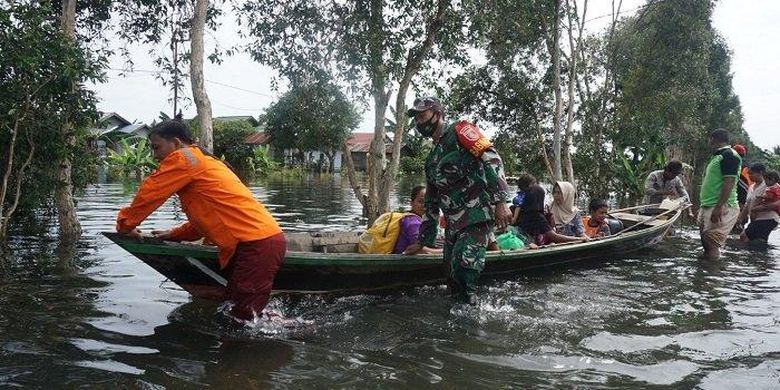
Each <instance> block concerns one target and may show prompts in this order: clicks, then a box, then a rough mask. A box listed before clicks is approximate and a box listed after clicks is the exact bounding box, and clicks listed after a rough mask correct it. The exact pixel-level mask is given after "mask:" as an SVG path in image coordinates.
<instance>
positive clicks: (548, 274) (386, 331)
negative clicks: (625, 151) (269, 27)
mask: <svg viewBox="0 0 780 390" xmlns="http://www.w3.org/2000/svg"><path fill="white" fill-rule="evenodd" d="M401 184H402V185H401V189H400V190H399V193H401V194H402V195H405V193H406V192H408V189H409V188H410V187H411V186H412V185H413V184H415V183H407V182H404V183H401ZM252 189H253V192H254V193H255V194H256V196H257V197H258V199H260V200H261V201H262V202H263V203H265V204H266V205H267V206H268V207H269V209H270V210H271V211H272V212H273V213H274V214H275V215H276V217H277V218H278V219H279V220H280V221H281V223H282V225H283V227H284V229H285V230H288V231H293V230H334V229H343V228H352V227H357V226H359V225H360V223H361V221H360V219H359V217H358V216H359V215H360V205H359V204H358V203H357V202H356V201H355V200H354V199H353V197H352V195H351V191H350V190H349V186H348V185H347V184H346V182H342V181H341V180H340V179H339V178H332V177H327V178H323V179H317V178H306V179H302V180H298V179H296V180H281V179H279V180H270V181H265V182H262V183H258V184H257V185H255V186H253V187H252ZM132 195H133V193H132V190H131V189H130V190H126V189H125V188H123V186H122V185H119V184H107V185H101V186H97V187H92V188H90V189H89V190H88V191H87V193H86V194H85V195H83V196H82V197H81V199H80V201H79V217H80V219H81V221H82V224H83V227H84V229H85V234H84V238H83V239H82V241H81V242H79V243H78V245H77V246H76V247H70V248H68V247H58V245H57V242H56V241H51V240H46V239H41V238H31V237H14V239H13V240H12V243H11V245H12V247H13V248H14V251H13V253H12V255H11V259H10V260H7V261H5V262H4V263H3V268H2V269H0V388H11V387H33V388H63V387H66V388H75V387H82V386H84V387H101V388H115V387H121V388H142V389H164V388H169V389H180V388H204V387H210V388H431V387H435V388H468V389H476V388H486V389H496V388H574V387H576V388H670V387H671V388H702V389H771V388H780V317H779V315H780V314H779V313H780V268H779V267H778V258H780V239H779V238H778V237H780V234H779V233H777V232H776V233H775V234H774V236H773V238H772V240H771V242H770V245H769V246H768V247H763V248H754V249H750V250H747V249H742V248H738V247H736V246H734V245H731V246H729V248H728V249H727V252H726V253H725V255H724V257H723V258H722V259H721V260H720V261H717V262H712V261H706V260H703V259H700V258H699V256H698V254H699V253H700V252H701V248H700V244H699V243H698V236H697V234H696V232H695V231H694V230H693V229H692V228H690V227H683V228H682V229H680V230H678V234H677V235H676V236H675V237H672V238H670V239H669V240H667V241H666V242H665V243H664V244H663V245H662V246H659V247H656V248H654V249H652V250H646V251H643V252H642V253H638V254H635V255H631V256H629V257H625V258H612V257H610V256H609V254H606V253H605V254H604V256H605V257H604V260H603V261H601V262H595V263H591V264H588V265H585V266H576V267H568V268H557V269H552V270H544V271H539V272H535V273H532V274H525V275H518V276H516V277H514V278H511V279H508V280H498V281H489V282H487V283H485V284H483V285H482V286H481V288H480V290H479V296H480V297H481V301H480V304H479V305H478V306H476V307H467V306H462V305H457V304H455V303H454V302H453V301H452V300H451V299H450V297H449V295H448V294H447V291H446V289H445V288H444V286H431V287H422V288H414V289H408V290H403V291H398V292H395V293H391V294H388V295H357V296H349V297H338V298H333V297H318V296H310V297H304V298H302V299H292V298H290V297H274V298H272V300H271V304H270V308H271V309H272V310H273V311H275V312H277V313H281V314H283V315H284V316H286V317H289V318H296V319H297V320H298V323H299V325H297V326H294V327H292V328H285V327H282V326H281V325H279V324H278V323H276V322H264V323H261V324H259V325H257V326H255V327H253V328H240V327H234V326H231V325H230V323H229V322H227V321H225V317H224V316H223V315H221V314H220V313H219V311H218V305H217V303H214V302H209V301H205V300H198V299H193V298H191V297H190V296H189V295H188V294H187V293H186V292H184V291H182V290H181V289H179V288H178V287H177V286H176V285H174V284H173V283H171V282H169V281H166V280H165V279H164V278H163V277H162V276H161V275H159V274H157V273H156V272H155V271H154V270H152V269H151V268H149V267H147V266H145V265H144V264H143V263H142V262H140V261H139V260H137V259H136V258H134V257H133V256H132V255H130V254H129V253H127V252H125V251H124V250H122V249H120V248H119V247H118V246H116V245H114V244H112V243H111V242H110V241H109V240H107V239H105V238H104V237H102V236H101V235H100V232H101V231H110V230H112V229H113V227H114V220H115V217H116V213H117V211H118V209H119V208H120V207H121V206H123V205H125V204H127V203H129V201H130V199H131V198H132ZM406 196H408V195H406ZM393 199H394V202H395V204H398V203H399V196H397V195H396V196H394V197H393ZM182 218H183V215H181V213H180V212H177V208H176V205H175V204H173V203H172V202H169V203H166V205H165V206H164V207H163V208H162V209H161V210H159V211H158V212H156V213H155V214H153V216H152V217H151V219H150V220H149V222H147V223H145V224H144V226H142V228H146V230H148V229H149V228H152V227H159V228H162V227H169V226H172V225H174V224H177V223H180V222H181V221H182Z"/></svg>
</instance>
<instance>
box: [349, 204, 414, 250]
mask: <svg viewBox="0 0 780 390" xmlns="http://www.w3.org/2000/svg"><path fill="white" fill-rule="evenodd" d="M410 214H411V213H401V212H390V213H384V214H382V215H380V216H379V218H377V219H376V221H374V224H373V225H371V227H369V228H368V229H366V231H365V232H363V234H361V235H360V239H359V241H358V252H360V253H364V254H368V253H372V254H389V253H392V252H393V247H394V246H395V242H396V241H397V240H398V234H399V233H400V232H401V224H400V222H401V218H403V217H405V216H407V215H410Z"/></svg>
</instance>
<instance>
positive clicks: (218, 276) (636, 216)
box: [103, 206, 685, 298]
mask: <svg viewBox="0 0 780 390" xmlns="http://www.w3.org/2000/svg"><path fill="white" fill-rule="evenodd" d="M684 209H685V208H684V207H682V206H681V207H678V208H677V209H674V210H669V211H667V212H666V213H665V215H662V216H660V217H659V216H652V215H643V214H647V213H648V211H652V210H654V209H653V208H652V206H639V207H634V208H629V209H623V210H621V212H613V213H611V214H610V215H611V216H613V217H614V218H616V219H618V220H620V221H621V222H622V224H623V225H624V231H625V232H621V233H620V234H617V235H613V236H610V237H607V238H603V239H599V240H593V241H590V242H586V243H576V244H557V245H547V246H544V247H541V248H539V249H533V250H529V249H523V250H514V251H495V252H488V255H487V259H486V263H485V270H484V272H483V275H502V274H511V273H517V272H522V271H526V270H531V269H539V268H546V267H553V266H558V265H561V264H568V263H576V262H584V261H591V260H604V259H609V258H615V257H618V256H622V255H625V254H627V253H630V252H634V251H637V250H639V249H642V248H647V247H650V246H652V245H655V244H657V243H659V242H661V241H662V240H663V239H664V237H665V236H666V235H667V232H668V231H669V229H670V228H671V227H672V225H673V224H674V222H675V221H676V220H677V219H678V218H679V217H680V214H681V213H682V211H683V210H684ZM656 210H657V209H656ZM661 211H663V210H661ZM656 213H658V211H656ZM635 225H637V226H635ZM103 234H104V235H105V236H106V237H108V238H109V239H111V240H112V241H113V242H115V243H116V244H117V245H119V246H121V247H122V248H123V249H125V250H127V251H128V252H130V253H131V254H133V255H134V256H136V257H137V258H139V259H140V260H141V261H143V262H144V263H146V264H148V265H149V266H150V267H152V268H154V269H155V270H157V271H158V272H159V273H161V274H162V275H163V276H165V277H166V278H168V279H169V280H171V281H173V282H174V283H176V284H177V285H179V286H180V287H182V288H183V289H184V290H186V291H188V292H189V293H190V294H192V295H193V296H199V297H211V298H218V297H220V296H221V293H222V291H223V288H224V285H225V283H226V279H227V276H226V275H225V274H224V272H223V271H222V270H220V269H219V266H218V264H217V250H216V248H215V247H212V246H204V245H196V244H188V243H177V242H169V241H161V240H158V239H154V238H147V239H144V240H143V241H142V242H139V241H137V240H135V239H130V238H127V237H125V236H122V235H119V234H117V233H108V232H107V233H103ZM359 234H360V233H359V232H329V233H328V232H322V233H318V232H311V233H288V234H286V237H287V241H288V248H287V254H286V256H285V260H284V264H283V265H282V268H281V269H280V271H279V273H278V274H277V275H276V279H275V281H274V291H275V292H280V293H313V294H317V293H340V294H349V293H359V292H367V291H375V290H387V289H394V288H399V287H406V286H419V285H428V284H441V283H444V282H445V280H446V277H447V274H448V271H447V269H448V266H447V265H446V264H444V262H443V261H442V256H441V255H440V254H426V255H416V256H403V255H366V254H359V253H355V249H356V246H357V245H356V243H357V238H358V236H359Z"/></svg>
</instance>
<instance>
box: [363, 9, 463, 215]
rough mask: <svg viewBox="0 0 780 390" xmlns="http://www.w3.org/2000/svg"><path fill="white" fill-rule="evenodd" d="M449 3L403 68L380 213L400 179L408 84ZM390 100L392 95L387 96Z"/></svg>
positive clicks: (432, 19) (430, 21)
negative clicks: (399, 171)
mask: <svg viewBox="0 0 780 390" xmlns="http://www.w3.org/2000/svg"><path fill="white" fill-rule="evenodd" d="M449 4H450V3H449V1H446V0H440V1H439V2H438V3H437V5H436V13H435V14H433V15H431V17H430V18H429V19H428V21H427V26H426V32H425V40H424V41H423V42H422V44H421V45H420V46H419V47H417V48H414V49H412V50H410V51H409V54H408V56H407V59H406V66H405V67H404V75H403V77H401V80H400V81H399V85H398V93H397V94H396V97H395V118H394V119H395V132H394V134H393V147H392V153H391V156H390V164H389V166H388V167H387V168H386V169H385V170H384V174H383V177H382V181H381V186H380V188H379V202H380V203H379V205H378V206H379V210H380V211H387V210H388V209H389V207H390V205H389V202H390V192H391V191H392V189H393V186H394V185H395V182H396V177H397V176H398V164H399V162H400V161H401V144H402V143H403V137H404V133H405V130H406V123H407V121H408V119H407V118H406V93H407V92H408V91H409V85H410V84H411V82H412V78H413V77H414V76H416V75H417V72H418V71H419V70H420V66H422V63H423V61H424V60H425V58H426V57H427V56H428V54H429V53H430V52H431V48H433V44H434V42H435V41H436V34H438V32H439V30H441V26H442V21H443V18H444V13H445V12H446V11H447V7H448V6H449ZM388 99H389V95H388ZM382 116H383V118H382V125H383V126H382V127H383V128H384V114H383V115H382ZM382 131H383V133H384V129H383V130H382Z"/></svg>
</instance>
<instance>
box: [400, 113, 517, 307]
mask: <svg viewBox="0 0 780 390" xmlns="http://www.w3.org/2000/svg"><path fill="white" fill-rule="evenodd" d="M407 115H408V116H410V117H414V118H415V122H416V127H417V130H418V131H419V132H420V134H422V135H423V136H426V137H432V138H433V142H434V147H433V150H431V152H430V154H428V158H427V159H426V161H425V179H426V187H427V190H426V194H425V213H424V214H423V222H422V225H421V226H420V235H419V244H418V245H417V246H415V247H413V248H410V250H407V252H406V253H407V254H410V253H417V252H419V251H420V250H421V248H422V246H426V247H433V246H434V241H435V239H436V225H437V221H438V219H439V210H442V211H443V212H444V216H445V218H446V222H447V227H446V230H445V238H446V241H445V244H444V260H445V261H446V262H448V263H449V265H450V282H451V286H452V287H454V288H455V289H456V291H454V292H457V293H458V294H459V298H460V299H462V300H464V301H465V302H468V303H470V304H474V303H475V302H476V297H475V296H474V291H475V289H476V282H477V279H478V278H479V274H480V272H482V269H483V268H484V267H485V252H486V248H487V246H488V243H489V240H490V236H491V235H492V232H493V228H494V227H498V228H499V229H504V228H505V227H506V226H507V224H508V223H509V220H510V218H511V213H510V211H509V208H508V207H507V204H506V202H507V201H508V200H509V192H508V188H507V184H506V180H505V179H504V169H503V165H502V163H501V157H500V156H499V155H498V153H497V152H496V149H495V148H494V147H493V145H492V144H491V143H490V141H488V139H487V138H485V137H484V136H483V135H482V134H481V133H480V131H479V130H478V129H477V126H476V125H474V124H473V123H469V122H467V121H459V122H452V123H449V124H448V123H446V122H445V121H444V109H443V108H442V106H441V104H440V103H439V102H438V101H437V100H436V99H434V98H421V99H417V100H415V102H414V107H412V108H411V109H409V110H408V111H407Z"/></svg>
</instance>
